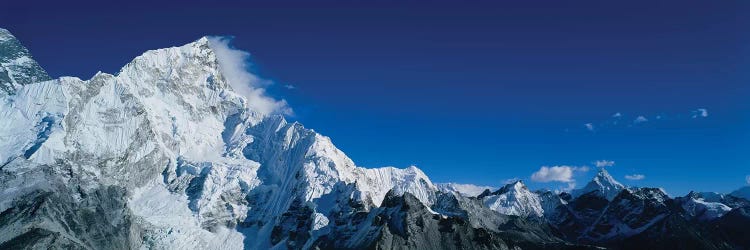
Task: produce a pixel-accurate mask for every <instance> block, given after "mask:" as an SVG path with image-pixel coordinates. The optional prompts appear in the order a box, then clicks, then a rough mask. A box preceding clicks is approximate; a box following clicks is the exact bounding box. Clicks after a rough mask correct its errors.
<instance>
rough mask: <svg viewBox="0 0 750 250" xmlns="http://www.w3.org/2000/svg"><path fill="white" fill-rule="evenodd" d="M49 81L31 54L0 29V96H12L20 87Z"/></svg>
mask: <svg viewBox="0 0 750 250" xmlns="http://www.w3.org/2000/svg"><path fill="white" fill-rule="evenodd" d="M47 80H51V78H50V77H49V75H48V74H47V72H46V71H44V69H42V67H41V66H39V64H38V63H37V62H36V61H34V60H33V59H31V53H29V50H28V49H26V47H24V46H23V45H22V44H21V42H19V41H18V39H16V37H15V36H13V34H11V33H10V31H8V30H6V29H2V28H0V95H2V94H3V93H7V94H13V93H15V91H16V89H18V88H19V87H20V86H22V85H26V84H31V83H35V82H41V81H47Z"/></svg>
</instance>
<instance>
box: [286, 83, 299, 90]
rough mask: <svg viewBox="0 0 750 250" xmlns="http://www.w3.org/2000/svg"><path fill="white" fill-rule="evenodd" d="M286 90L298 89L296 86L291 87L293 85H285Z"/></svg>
mask: <svg viewBox="0 0 750 250" xmlns="http://www.w3.org/2000/svg"><path fill="white" fill-rule="evenodd" d="M284 88H286V89H296V88H297V87H295V86H294V85H291V84H286V85H284Z"/></svg>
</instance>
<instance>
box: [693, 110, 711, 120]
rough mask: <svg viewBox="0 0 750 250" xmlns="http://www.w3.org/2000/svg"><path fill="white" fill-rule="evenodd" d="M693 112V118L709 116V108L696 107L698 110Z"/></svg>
mask: <svg viewBox="0 0 750 250" xmlns="http://www.w3.org/2000/svg"><path fill="white" fill-rule="evenodd" d="M692 113H693V116H692V117H693V119H695V118H704V117H708V110H707V109H696V110H693V112H692Z"/></svg>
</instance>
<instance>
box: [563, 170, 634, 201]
mask: <svg viewBox="0 0 750 250" xmlns="http://www.w3.org/2000/svg"><path fill="white" fill-rule="evenodd" d="M623 189H625V186H624V185H622V184H620V182H617V181H616V180H615V179H614V178H612V176H611V175H609V172H607V170H606V169H604V168H600V169H599V172H598V173H597V174H596V176H594V179H592V180H591V181H590V182H589V183H588V184H586V186H585V187H583V188H582V189H577V190H574V192H573V196H574V197H579V196H581V195H584V194H588V193H592V192H593V193H595V194H597V195H599V196H602V197H604V198H606V199H607V200H612V199H614V198H615V196H617V195H618V194H619V193H620V191H622V190H623Z"/></svg>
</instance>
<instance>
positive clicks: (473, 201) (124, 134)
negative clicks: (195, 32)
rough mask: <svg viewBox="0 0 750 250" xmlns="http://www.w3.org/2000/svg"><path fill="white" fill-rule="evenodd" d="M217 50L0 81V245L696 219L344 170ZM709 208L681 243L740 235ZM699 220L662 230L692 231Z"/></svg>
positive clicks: (431, 241) (542, 235)
mask: <svg viewBox="0 0 750 250" xmlns="http://www.w3.org/2000/svg"><path fill="white" fill-rule="evenodd" d="M11 36H12V35H11ZM6 37H7V36H6ZM14 39H15V38H14ZM6 41H7V40H6ZM0 42H1V41H0ZM217 46H222V44H215V43H214V44H212V40H211V39H209V38H208V37H202V38H200V39H198V40H196V41H195V42H192V43H188V44H186V45H183V46H177V47H170V48H165V49H157V50H149V51H147V52H144V54H143V55H140V56H138V57H136V58H135V59H133V61H131V62H130V63H128V64H126V65H125V66H123V68H122V69H121V70H120V71H119V72H118V73H117V74H115V75H113V74H107V73H102V72H99V73H97V74H96V75H95V76H93V77H92V78H91V79H89V80H81V79H79V78H74V77H62V78H58V79H47V78H44V77H38V78H34V77H30V78H28V79H32V80H30V81H32V82H23V84H19V83H18V81H16V82H11V83H12V84H10V85H8V84H6V86H9V87H8V89H10V90H11V91H9V92H6V94H5V95H2V96H0V99H2V100H3V102H1V103H0V138H1V139H2V140H0V164H1V165H0V194H1V195H2V196H0V197H3V198H2V199H0V222H2V223H0V232H2V233H0V248H31V249H33V248H48V247H50V246H59V247H63V248H72V249H92V248H93V249H103V248H105V249H133V248H139V249H140V248H152V249H153V248H156V249H164V248H170V249H241V248H247V249H270V248H275V249H311V248H322V249H329V248H337V249H338V248H393V249H396V248H403V249H433V248H445V249H452V248H459V249H460V248H464V249H465V248H478V249H511V248H527V249H557V248H591V247H593V246H592V245H602V246H615V247H617V246H619V245H617V244H619V241H620V240H624V239H631V238H634V237H644V240H642V241H643V243H642V244H651V243H653V242H651V241H649V240H648V239H651V238H657V239H661V238H659V237H663V235H662V233H661V232H659V231H658V230H655V229H653V225H658V226H662V225H683V224H685V223H688V222H687V221H689V220H692V218H693V217H696V218H697V216H698V215H697V213H692V214H691V213H688V212H686V211H685V209H684V208H685V207H690V205H684V204H687V203H684V204H683V203H680V202H682V200H675V199H671V198H669V197H667V196H666V195H665V194H663V192H661V190H658V189H644V188H638V189H628V188H625V187H624V186H623V185H622V184H620V183H619V182H617V181H616V180H614V178H612V177H611V176H610V175H609V174H608V173H606V171H605V170H604V169H602V170H601V171H600V174H597V176H595V177H594V179H593V180H592V182H591V183H594V184H591V183H589V184H591V185H592V186H589V185H587V186H586V187H584V189H583V191H586V190H588V191H587V192H583V193H580V194H579V195H577V196H570V195H568V194H567V193H561V194H557V193H554V192H551V191H535V192H533V191H531V190H529V189H528V187H526V186H525V184H523V182H521V181H516V182H513V183H509V184H507V185H505V186H503V187H501V188H499V189H497V190H495V191H489V190H487V189H486V188H485V190H487V191H484V192H482V193H480V194H477V195H466V194H461V192H462V191H460V190H464V191H463V192H466V190H469V189H473V192H477V189H478V188H477V187H471V188H468V189H462V188H461V187H459V188H456V187H457V186H455V185H454V186H453V189H451V188H446V186H443V185H436V184H434V183H432V181H431V180H430V179H429V177H428V176H427V175H426V174H425V173H424V172H423V171H422V170H420V169H419V168H417V167H414V166H411V167H408V168H404V169H399V168H393V167H384V168H362V167H359V166H356V165H355V164H354V162H353V161H352V160H351V159H349V158H348V157H347V156H346V154H344V152H342V151H341V150H339V149H338V148H336V147H335V145H334V144H333V143H332V142H331V139H330V138H328V137H326V136H323V135H320V134H318V133H316V132H315V131H313V130H311V129H308V128H305V127H304V126H303V125H302V124H300V123H297V122H289V121H287V120H286V118H285V117H284V116H283V115H280V114H272V113H267V112H261V111H260V110H255V108H254V106H253V105H255V104H257V103H253V102H252V101H253V100H250V99H249V98H253V97H254V96H253V95H242V94H241V93H237V92H235V90H234V87H235V86H237V85H236V84H237V82H232V80H230V79H229V78H232V79H235V80H236V79H238V78H233V77H228V76H227V75H229V73H228V72H227V71H226V70H227V68H226V67H222V66H221V64H222V63H221V60H222V58H220V57H221V55H220V53H216V51H215V50H217ZM0 49H3V47H0ZM224 49H231V48H224ZM14 50H15V51H22V52H23V51H25V52H24V53H28V51H27V50H25V48H23V49H21V50H19V49H17V48H14ZM24 56H26V57H28V58H29V60H31V59H30V58H31V57H30V54H28V55H27V54H24ZM224 59H226V58H224ZM29 65H38V64H36V63H33V64H29ZM32 68H33V67H32ZM10 69H11V70H14V69H15V68H10ZM21 71H22V72H27V71H26V69H25V68H24V69H22V70H21ZM8 72H10V73H9V75H16V72H14V71H8ZM45 74H46V73H45ZM20 75H23V74H20ZM47 77H48V76H47ZM34 79H37V80H34ZM261 92H262V91H261ZM255 97H257V96H255ZM264 98H270V97H264ZM39 100H44V101H39ZM266 101H269V100H266ZM270 101H271V102H272V103H276V102H275V101H276V100H273V99H272V100H270ZM618 184H619V185H618ZM464 188H465V187H464ZM615 191H618V192H617V193H615V194H614V196H613V197H611V198H609V196H611V195H612V194H611V193H614V192H615ZM577 192H582V191H577ZM660 192H661V195H660V194H659V193H660ZM728 196H730V197H734V196H731V195H728ZM697 199H698V198H697V196H696V197H695V199H691V200H685V201H684V202H693V201H697ZM703 199H704V201H706V200H705V199H707V198H703ZM711 202H719V203H721V204H723V205H726V206H727V207H731V208H732V210H731V211H728V212H727V213H724V214H722V215H727V216H731V217H732V218H735V217H736V218H740V219H742V218H744V216H746V214H747V213H745V212H743V211H745V210H744V209H745V208H746V207H747V206H750V205H748V204H749V203H750V202H747V200H745V199H743V198H741V197H736V198H722V199H720V200H711ZM725 203H726V204H725ZM691 204H692V203H691ZM639 209H649V210H654V211H657V212H656V213H654V214H646V215H641V214H638V213H635V212H636V211H640V210H639ZM691 211H693V210H691ZM694 211H698V210H694ZM661 215H664V216H662V217H659V216H661ZM691 216H692V217H691ZM683 217H684V218H683ZM722 218H723V216H718V217H715V218H714V217H712V218H709V219H708V220H705V222H701V223H706V224H705V225H706V227H708V226H716V225H718V226H719V227H721V228H722V229H723V231H721V232H722V236H721V237H720V236H715V237H714V236H712V237H706V238H705V239H704V238H689V239H691V240H696V241H705V242H709V243H710V244H708V243H707V245H712V244H714V243H715V244H714V245H716V246H730V247H731V246H746V245H742V244H743V243H742V241H741V240H739V239H740V237H742V236H744V234H743V233H742V231H738V229H737V226H736V225H734V224H732V222H731V221H724V220H723V219H722ZM683 219H684V220H683ZM670 223H671V224H670ZM700 225H701V227H699V226H690V227H687V228H686V229H682V228H680V227H676V229H673V230H677V232H679V233H685V235H688V236H690V235H692V233H693V232H703V230H704V228H702V226H703V225H704V224H700ZM610 226H612V227H610ZM644 227H645V228H644ZM602 228H605V229H602ZM612 228H615V229H628V230H631V231H627V232H636V233H632V234H622V233H618V232H624V231H617V230H614V229H613V230H606V229H612ZM739 228H740V229H741V227H739ZM632 230H635V231H632ZM679 230H684V231H679ZM613 232H615V233H613ZM644 233H648V234H649V235H644ZM613 234H614V235H615V236H612V235H613ZM723 235H729V236H726V237H729V238H722V237H724V236H723ZM623 237H625V238H623ZM686 237H687V236H686ZM691 237H692V236H691ZM639 239H640V238H639ZM738 244H739V245H738ZM664 246H668V245H664ZM620 248H622V247H621V246H620Z"/></svg>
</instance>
